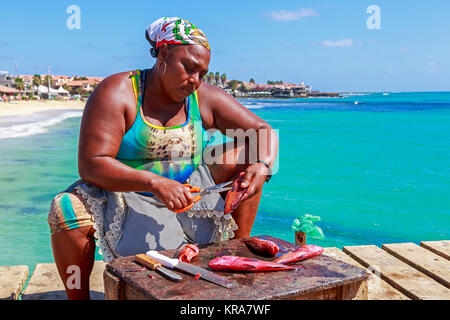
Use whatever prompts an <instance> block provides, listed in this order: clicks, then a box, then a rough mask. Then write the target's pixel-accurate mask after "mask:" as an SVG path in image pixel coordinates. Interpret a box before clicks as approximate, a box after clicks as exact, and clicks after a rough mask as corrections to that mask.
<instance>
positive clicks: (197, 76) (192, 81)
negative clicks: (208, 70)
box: [189, 73, 201, 88]
mask: <svg viewBox="0 0 450 320" xmlns="http://www.w3.org/2000/svg"><path fill="white" fill-rule="evenodd" d="M200 80H201V79H200V74H199V73H194V74H192V75H191V76H190V77H189V83H190V84H192V85H193V86H195V87H196V88H197V87H198V86H199V84H200Z"/></svg>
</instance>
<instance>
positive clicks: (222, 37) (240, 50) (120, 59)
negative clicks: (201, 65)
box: [0, 0, 450, 91]
mask: <svg viewBox="0 0 450 320" xmlns="http://www.w3.org/2000/svg"><path fill="white" fill-rule="evenodd" d="M70 5H77V6H78V7H79V8H80V12H81V15H80V18H81V19H80V21H81V29H79V30H77V29H74V30H69V29H68V28H67V26H66V21H67V19H68V18H69V16H70V14H68V13H66V10H67V8H68V7H69V6H70ZM370 5H377V6H378V7H379V8H380V18H381V19H380V21H381V29H375V30H369V28H368V27H367V24H366V21H367V19H368V18H369V16H370V14H368V13H366V10H367V8H368V7H369V6H370ZM449 15H450V1H445V0H429V1H417V0H412V1H405V0H389V1H384V0H383V1H380V0H372V1H365V0H341V1H338V0H328V1H321V0H315V1H306V0H302V1H295V0H289V1H283V0H279V1H265V0H259V1H253V0H252V1H250V0H245V1H244V0H241V1H234V0H228V1H213V0H197V1H177V0H171V1H151V0H147V1H133V0H130V1H104V0H95V1H93V0H91V1H84V0H71V1H65V0H58V1H56V0H53V1H50V0H41V1H8V2H6V1H4V2H2V4H1V8H0V30H1V31H0V70H5V71H9V72H11V73H15V71H14V70H15V64H16V63H17V66H18V71H19V73H20V74H34V73H41V74H44V73H46V72H47V66H48V64H50V65H51V70H52V73H53V74H60V75H79V76H82V75H86V76H108V75H110V74H113V73H116V72H121V71H126V70H132V69H136V68H149V67H152V66H153V64H154V61H155V60H154V59H153V58H152V57H151V56H150V54H149V51H148V50H149V45H148V43H147V41H146V40H145V37H144V32H145V28H146V27H147V26H148V25H149V24H150V23H151V22H153V21H154V20H156V19H157V18H159V17H162V16H178V17H182V18H184V19H187V20H189V21H191V22H193V23H194V24H196V25H197V26H198V27H200V28H201V29H202V30H203V31H204V32H205V33H206V35H207V37H208V40H209V42H210V44H211V47H212V59H211V64H210V71H213V72H216V71H218V72H220V73H223V72H226V73H227V76H228V79H238V80H244V81H248V80H249V79H250V78H254V79H255V80H256V82H262V83H265V82H266V81H267V80H284V81H287V82H294V83H300V82H301V81H304V82H305V83H306V84H309V85H311V86H312V88H313V89H315V90H321V91H448V90H450V41H449V39H450V36H449V33H450V19H449V18H448V17H449Z"/></svg>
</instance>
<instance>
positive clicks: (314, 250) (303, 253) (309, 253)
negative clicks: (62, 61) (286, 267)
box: [273, 244, 323, 264]
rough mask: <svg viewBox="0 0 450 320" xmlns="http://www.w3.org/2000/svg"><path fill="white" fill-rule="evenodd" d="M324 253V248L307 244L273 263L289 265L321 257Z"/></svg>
mask: <svg viewBox="0 0 450 320" xmlns="http://www.w3.org/2000/svg"><path fill="white" fill-rule="evenodd" d="M322 252H323V248H322V247H320V246H316V245H313V244H305V245H304V246H301V247H300V248H298V249H295V250H293V251H289V252H288V253H286V254H284V255H282V256H281V257H279V258H278V259H275V260H274V261H273V262H275V263H281V264H287V263H293V262H297V261H302V260H306V259H309V258H312V257H317V256H319V255H321V254H322Z"/></svg>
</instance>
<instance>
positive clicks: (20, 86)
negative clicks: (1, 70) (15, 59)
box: [14, 77, 25, 96]
mask: <svg viewBox="0 0 450 320" xmlns="http://www.w3.org/2000/svg"><path fill="white" fill-rule="evenodd" d="M14 81H15V82H16V88H17V89H18V90H19V95H20V96H22V90H23V89H25V84H24V83H23V79H22V78H21V77H17V78H16V79H15V80H14Z"/></svg>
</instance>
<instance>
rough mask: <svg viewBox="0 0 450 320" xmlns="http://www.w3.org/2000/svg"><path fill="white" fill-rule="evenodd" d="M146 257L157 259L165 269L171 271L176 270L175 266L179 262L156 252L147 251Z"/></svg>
mask: <svg viewBox="0 0 450 320" xmlns="http://www.w3.org/2000/svg"><path fill="white" fill-rule="evenodd" d="M146 255H147V256H149V257H151V258H153V259H155V260H156V261H157V262H159V263H161V264H162V265H163V266H164V267H167V268H170V269H173V268H175V266H176V265H177V264H178V262H179V261H178V260H177V259H171V258H169V257H166V256H165V255H162V254H160V253H158V252H156V251H155V250H150V251H147V253H146Z"/></svg>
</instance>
